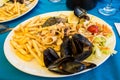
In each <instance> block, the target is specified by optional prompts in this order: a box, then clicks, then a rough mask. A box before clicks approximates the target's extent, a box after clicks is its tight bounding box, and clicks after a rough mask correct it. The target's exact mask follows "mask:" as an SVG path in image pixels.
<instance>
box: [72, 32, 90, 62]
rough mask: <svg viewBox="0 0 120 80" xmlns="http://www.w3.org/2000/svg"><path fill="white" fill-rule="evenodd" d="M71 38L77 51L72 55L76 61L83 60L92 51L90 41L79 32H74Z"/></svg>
mask: <svg viewBox="0 0 120 80" xmlns="http://www.w3.org/2000/svg"><path fill="white" fill-rule="evenodd" d="M72 39H73V41H74V43H75V46H76V50H77V53H76V54H74V57H75V59H76V60H78V61H83V60H84V59H86V58H87V57H89V56H90V55H91V53H92V43H91V42H90V41H89V40H88V39H87V38H86V37H84V36H82V35H81V34H74V35H73V36H72Z"/></svg>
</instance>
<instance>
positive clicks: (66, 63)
mask: <svg viewBox="0 0 120 80" xmlns="http://www.w3.org/2000/svg"><path fill="white" fill-rule="evenodd" d="M95 66H96V65H95V64H94V63H87V62H85V63H81V62H78V61H75V59H74V58H73V57H63V58H60V59H58V60H56V61H55V62H54V63H53V64H51V65H50V66H49V67H48V70H50V71H53V72H56V73H60V74H73V73H77V72H80V71H83V70H85V69H90V68H93V67H95Z"/></svg>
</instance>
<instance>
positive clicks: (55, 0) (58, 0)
mask: <svg viewBox="0 0 120 80" xmlns="http://www.w3.org/2000/svg"><path fill="white" fill-rule="evenodd" d="M49 1H50V2H53V3H57V2H60V1H61V0H49Z"/></svg>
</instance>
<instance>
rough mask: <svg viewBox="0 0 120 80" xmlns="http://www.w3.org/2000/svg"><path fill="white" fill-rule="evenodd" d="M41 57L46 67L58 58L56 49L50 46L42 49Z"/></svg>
mask: <svg viewBox="0 0 120 80" xmlns="http://www.w3.org/2000/svg"><path fill="white" fill-rule="evenodd" d="M43 57H44V63H45V66H46V67H48V66H49V65H51V64H52V63H53V62H54V61H56V60H57V59H58V58H59V56H58V55H57V53H56V51H55V50H54V49H52V48H47V49H46V50H44V52H43Z"/></svg>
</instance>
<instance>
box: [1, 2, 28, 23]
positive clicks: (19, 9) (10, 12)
mask: <svg viewBox="0 0 120 80" xmlns="http://www.w3.org/2000/svg"><path fill="white" fill-rule="evenodd" d="M27 10H28V7H27V6H26V4H25V3H23V4H21V3H19V2H17V1H16V0H15V2H10V1H9V2H7V3H5V4H4V6H2V7H0V21H5V20H10V19H13V18H15V17H17V16H20V15H21V14H23V13H25V12H26V11H27Z"/></svg>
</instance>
